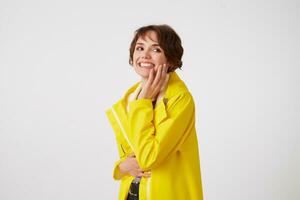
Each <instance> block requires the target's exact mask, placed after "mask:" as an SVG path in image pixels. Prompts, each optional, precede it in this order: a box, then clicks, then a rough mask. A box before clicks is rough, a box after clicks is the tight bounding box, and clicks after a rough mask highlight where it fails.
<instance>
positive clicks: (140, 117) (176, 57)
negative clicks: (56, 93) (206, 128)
mask: <svg viewBox="0 0 300 200" xmlns="http://www.w3.org/2000/svg"><path fill="white" fill-rule="evenodd" d="M182 55H183V48H182V45H181V39H180V37H179V36H178V35H177V33H176V32H175V31H174V30H173V29H172V28H171V27H170V26H168V25H149V26H144V27H141V28H139V29H138V30H136V32H135V35H134V38H133V40H132V42H131V46H130V59H129V63H130V65H132V66H133V69H134V71H135V72H136V74H137V75H138V76H140V78H141V81H139V82H138V83H136V84H135V85H133V86H132V87H131V88H130V89H129V90H128V91H127V92H126V93H125V95H124V96H123V98H121V99H120V100H119V101H118V102H117V103H115V104H114V105H113V106H112V108H110V109H108V110H107V111H106V114H107V117H108V119H109V121H110V123H111V125H112V128H113V130H114V132H115V135H116V141H117V146H118V150H119V155H120V159H119V160H118V161H117V162H116V163H115V167H114V170H113V177H114V179H115V180H120V181H121V184H120V190H119V200H125V199H127V200H133V199H140V200H150V199H151V200H202V199H203V194H202V183H201V174H200V161H199V151H198V140H197V134H196V130H195V105H194V101H193V97H192V95H191V93H190V92H189V90H188V88H187V87H186V85H185V84H184V82H183V81H182V80H181V79H180V78H179V76H178V75H177V73H176V72H175V70H176V69H177V68H181V66H182V61H181V58H182Z"/></svg>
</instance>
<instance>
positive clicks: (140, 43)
mask: <svg viewBox="0 0 300 200" xmlns="http://www.w3.org/2000/svg"><path fill="white" fill-rule="evenodd" d="M136 44H139V45H144V43H143V42H137V43H136ZM151 46H158V47H160V46H159V44H152V45H151Z"/></svg>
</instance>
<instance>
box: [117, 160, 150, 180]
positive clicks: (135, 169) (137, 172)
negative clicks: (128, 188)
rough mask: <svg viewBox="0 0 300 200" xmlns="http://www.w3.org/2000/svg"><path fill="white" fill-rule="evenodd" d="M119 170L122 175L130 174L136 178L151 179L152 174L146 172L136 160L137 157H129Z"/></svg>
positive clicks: (120, 165)
mask: <svg viewBox="0 0 300 200" xmlns="http://www.w3.org/2000/svg"><path fill="white" fill-rule="evenodd" d="M119 169H120V172H121V173H122V174H130V175H132V176H135V177H150V176H151V174H150V172H144V171H143V170H142V169H141V168H140V166H139V164H138V162H137V160H136V158H135V155H130V156H128V157H127V158H126V159H125V160H124V161H123V162H121V163H120V164H119Z"/></svg>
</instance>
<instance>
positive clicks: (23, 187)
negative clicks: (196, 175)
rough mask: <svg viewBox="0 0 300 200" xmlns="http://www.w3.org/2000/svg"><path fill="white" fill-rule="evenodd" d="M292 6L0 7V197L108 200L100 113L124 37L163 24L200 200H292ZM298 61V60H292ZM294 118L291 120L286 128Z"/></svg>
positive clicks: (117, 75) (110, 155) (111, 192)
mask: <svg viewBox="0 0 300 200" xmlns="http://www.w3.org/2000/svg"><path fill="white" fill-rule="evenodd" d="M299 8H300V3H299V1H296V0H295V1H293V0H273V1H271V0H269V1H267V0H264V1H259V0H252V1H250V0H249V1H237V0H235V1H234V0H231V1H230V0H210V1H194V2H192V1H178V0H173V1H165V2H162V1H156V0H153V1H147V2H143V1H107V2H106V3H105V4H104V3H101V1H89V0H88V1H81V2H79V1H71V0H59V1H58V0H56V1H55V0H54V1H47V2H46V1H44V2H42V1H38V0H35V1H34V0H29V1H21V0H15V1H8V0H2V1H0V199H1V200H53V199H55V200H66V199H72V200H82V199H90V200H92V199H94V200H96V199H116V198H117V193H118V182H115V181H113V180H112V176H111V175H112V167H113V163H114V161H115V160H116V159H117V156H118V155H117V148H116V144H115V138H114V134H113V132H112V129H111V127H110V125H109V124H108V120H107V119H106V117H105V114H104V111H105V109H106V108H108V107H109V106H110V105H111V104H112V103H114V102H115V101H116V100H118V99H119V98H120V97H121V96H122V95H123V93H124V91H125V90H126V89H127V88H128V87H129V86H131V85H132V84H133V83H135V82H136V81H137V80H138V77H137V76H136V75H135V73H134V72H133V70H132V69H131V68H130V66H129V65H128V48H129V43H130V41H131V39H132V36H133V32H134V30H135V29H137V28H138V27H140V26H142V25H148V24H151V23H154V24H161V23H166V24H169V25H171V26H172V27H173V28H174V29H175V30H176V31H177V32H178V33H179V35H180V36H181V38H182V40H183V45H184V48H185V54H184V58H183V62H184V66H183V70H182V71H180V72H178V73H179V74H180V76H181V77H182V79H184V80H185V82H186V83H187V85H188V86H189V88H190V90H191V92H192V94H193V96H194V98H195V101H196V107H197V130H198V139H199V145H200V153H201V171H202V177H203V189H204V195H205V199H206V200H220V199H226V200H227V199H228V200H241V199H243V200H252V199H255V200H266V199H270V200H283V199H284V200H286V199H287V200H298V199H300V192H299V183H298V182H299V179H300V174H299V169H300V161H299V157H300V148H299V133H300V131H299V126H296V122H299V111H300V110H299V100H300V98H299V66H300V65H299V64H300V62H299V52H300V49H299V45H300V43H299V34H300V32H299V17H300V16H299V11H300V10H299ZM296 56H298V57H296ZM296 120H297V121H296Z"/></svg>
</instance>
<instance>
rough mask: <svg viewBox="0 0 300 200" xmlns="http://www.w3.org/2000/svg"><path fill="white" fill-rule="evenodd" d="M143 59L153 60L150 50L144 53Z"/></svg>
mask: <svg viewBox="0 0 300 200" xmlns="http://www.w3.org/2000/svg"><path fill="white" fill-rule="evenodd" d="M142 58H145V59H149V58H151V54H150V52H149V50H145V51H144V52H143V55H142Z"/></svg>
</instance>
